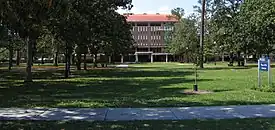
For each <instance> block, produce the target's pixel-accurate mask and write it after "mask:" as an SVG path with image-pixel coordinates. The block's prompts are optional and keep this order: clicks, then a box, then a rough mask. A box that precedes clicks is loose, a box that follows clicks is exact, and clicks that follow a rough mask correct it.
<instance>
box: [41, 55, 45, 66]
mask: <svg viewBox="0 0 275 130" xmlns="http://www.w3.org/2000/svg"><path fill="white" fill-rule="evenodd" d="M44 63H45V62H44V55H42V57H41V64H42V65H43V64H44Z"/></svg>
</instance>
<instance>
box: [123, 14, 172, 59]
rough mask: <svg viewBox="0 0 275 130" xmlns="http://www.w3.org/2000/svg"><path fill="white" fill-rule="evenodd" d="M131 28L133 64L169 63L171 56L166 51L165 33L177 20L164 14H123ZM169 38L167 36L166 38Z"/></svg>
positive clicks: (170, 29)
mask: <svg viewBox="0 0 275 130" xmlns="http://www.w3.org/2000/svg"><path fill="white" fill-rule="evenodd" d="M124 15H125V16H126V18H127V21H128V22H129V23H130V24H131V25H132V26H133V29H132V34H133V38H134V40H135V42H136V43H135V45H134V47H135V52H134V56H135V62H154V61H157V62H169V61H171V60H172V59H173V55H172V54H170V53H168V52H167V51H166V48H167V45H166V38H167V35H166V33H167V32H169V31H172V30H173V24H174V23H176V22H177V20H176V19H175V18H173V17H171V16H170V15H166V14H124ZM168 37H169V36H168Z"/></svg>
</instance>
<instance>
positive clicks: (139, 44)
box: [137, 43, 162, 46]
mask: <svg viewBox="0 0 275 130" xmlns="http://www.w3.org/2000/svg"><path fill="white" fill-rule="evenodd" d="M137 45H138V46H149V45H150V46H162V44H159V43H153V44H148V43H138V44H137Z"/></svg>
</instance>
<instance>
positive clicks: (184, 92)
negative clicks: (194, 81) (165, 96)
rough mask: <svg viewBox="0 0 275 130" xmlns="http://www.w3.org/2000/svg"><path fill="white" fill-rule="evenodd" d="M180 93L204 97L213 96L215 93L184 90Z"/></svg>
mask: <svg viewBox="0 0 275 130" xmlns="http://www.w3.org/2000/svg"><path fill="white" fill-rule="evenodd" d="M180 93H182V94H186V95H203V94H211V93H213V92H211V91H206V90H198V91H194V90H183V91H180Z"/></svg>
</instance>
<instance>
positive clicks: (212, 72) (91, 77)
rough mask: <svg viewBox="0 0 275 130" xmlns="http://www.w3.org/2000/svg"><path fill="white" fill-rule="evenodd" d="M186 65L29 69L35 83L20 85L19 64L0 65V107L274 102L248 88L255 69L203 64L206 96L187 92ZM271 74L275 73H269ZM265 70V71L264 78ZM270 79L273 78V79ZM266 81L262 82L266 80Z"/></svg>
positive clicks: (190, 83)
mask: <svg viewBox="0 0 275 130" xmlns="http://www.w3.org/2000/svg"><path fill="white" fill-rule="evenodd" d="M192 67H193V66H192V65H190V64H179V63H154V64H133V65H130V68H128V69H95V70H92V69H91V70H88V71H72V78H70V79H62V77H63V73H64V71H63V70H62V69H63V68H59V69H57V68H52V67H50V68H47V67H45V66H44V67H37V66H36V67H34V68H35V69H34V71H33V77H34V79H35V80H34V81H35V82H34V84H32V85H30V86H24V85H23V79H24V77H25V76H24V68H15V69H14V70H13V71H11V72H9V71H8V70H5V69H3V68H0V80H1V82H0V107H26V108H30V107H91V108H102V107H179V106H209V105H212V106H213V105H214V106H216V105H240V104H242V105H246V104H272V103H275V94H274V93H272V92H260V91H256V90H252V89H251V88H252V87H255V86H256V85H257V68H255V67H248V68H237V67H233V68H232V67H231V68H230V67H227V66H226V65H225V64H218V65H217V66H214V65H213V64H212V65H206V68H205V69H203V70H199V79H198V84H199V89H202V90H209V91H213V92H214V93H211V94H204V95H186V94H183V93H181V91H183V90H186V89H192V87H193V84H194V73H193V69H192ZM273 74H275V72H274V71H273ZM266 75H267V74H265V76H266ZM273 79H275V77H274V78H273ZM265 82H266V80H265Z"/></svg>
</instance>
